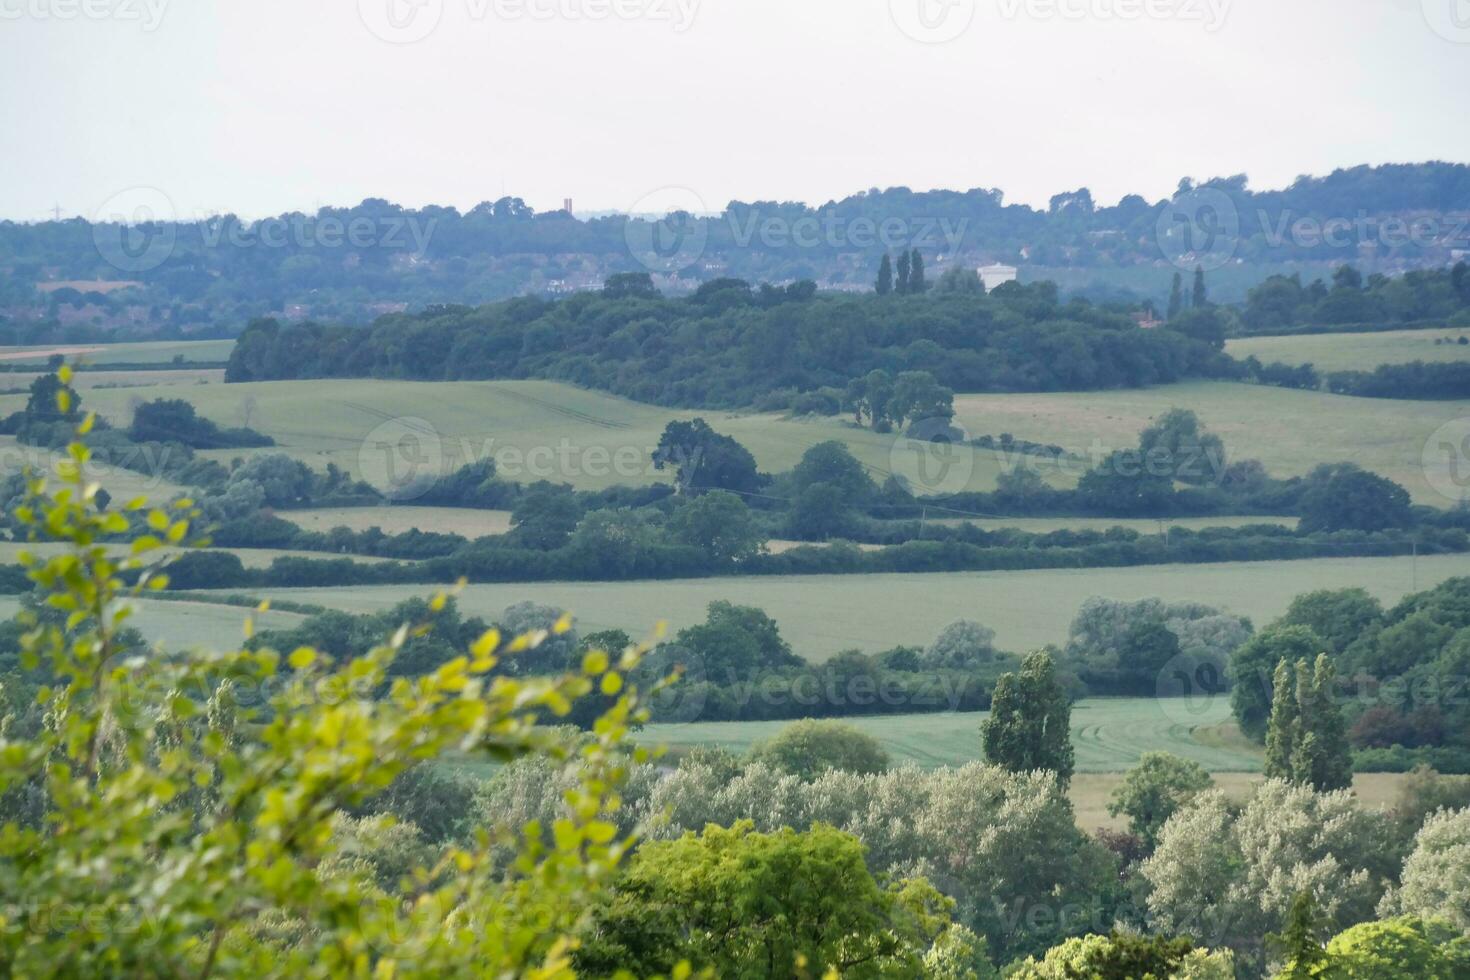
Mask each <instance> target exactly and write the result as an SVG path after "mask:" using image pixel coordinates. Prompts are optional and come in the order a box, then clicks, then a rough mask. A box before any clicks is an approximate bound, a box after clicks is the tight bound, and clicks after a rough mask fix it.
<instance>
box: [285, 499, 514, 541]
mask: <svg viewBox="0 0 1470 980" xmlns="http://www.w3.org/2000/svg"><path fill="white" fill-rule="evenodd" d="M276 516H277V517H281V518H284V519H286V520H288V521H290V522H291V523H293V524H295V525H297V526H298V527H303V528H305V529H306V530H308V531H330V530H331V529H332V528H334V527H346V528H350V529H351V530H354V531H366V530H367V529H368V528H370V527H377V528H381V529H382V530H383V533H384V534H401V533H403V532H404V531H412V530H414V529H418V530H420V531H439V532H442V533H445V534H462V535H464V536H465V537H467V538H471V539H473V538H481V537H484V536H485V535H487V534H504V533H505V532H506V531H509V530H510V511H508V510H471V509H469V508H466V507H412V506H402V507H322V508H318V509H316V510H280V511H276Z"/></svg>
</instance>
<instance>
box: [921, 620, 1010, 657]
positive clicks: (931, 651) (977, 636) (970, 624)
mask: <svg viewBox="0 0 1470 980" xmlns="http://www.w3.org/2000/svg"><path fill="white" fill-rule="evenodd" d="M999 655H1000V654H999V652H998V651H997V650H996V649H995V630H993V629H991V628H990V627H988V626H982V625H980V624H979V623H976V622H974V621H972V620H968V619H957V620H955V621H954V622H953V623H950V624H949V625H948V626H946V627H945V628H944V629H942V630H940V631H939V635H938V636H936V637H935V638H934V642H933V643H931V644H929V647H928V649H926V650H925V651H924V654H923V656H922V657H921V658H920V660H919V664H920V665H921V666H923V667H925V668H928V669H931V670H938V669H944V668H954V669H958V670H974V669H976V668H978V667H981V666H983V665H985V664H989V663H994V662H995V660H996V658H997V657H998V656H999Z"/></svg>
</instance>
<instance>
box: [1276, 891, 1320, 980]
mask: <svg viewBox="0 0 1470 980" xmlns="http://www.w3.org/2000/svg"><path fill="white" fill-rule="evenodd" d="M1322 932H1323V925H1322V919H1321V916H1320V915H1318V913H1317V901H1316V899H1315V898H1314V897H1313V896H1312V893H1311V892H1300V893H1299V894H1298V895H1297V896H1296V898H1294V899H1292V902H1291V909H1290V910H1289V911H1288V912H1287V913H1286V922H1285V923H1284V924H1283V926H1282V929H1281V932H1280V933H1273V934H1272V935H1270V936H1267V937H1266V941H1267V944H1268V945H1270V946H1271V947H1273V948H1274V949H1275V951H1276V956H1277V958H1278V959H1280V960H1282V961H1283V963H1284V965H1283V966H1282V967H1281V969H1280V970H1279V971H1278V972H1277V973H1276V976H1275V977H1274V978H1273V980H1316V978H1318V977H1321V976H1323V968H1324V967H1325V966H1326V964H1327V952H1326V950H1324V949H1323V948H1322V939H1321V936H1322Z"/></svg>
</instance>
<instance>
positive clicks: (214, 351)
mask: <svg viewBox="0 0 1470 980" xmlns="http://www.w3.org/2000/svg"><path fill="white" fill-rule="evenodd" d="M234 348H235V342H234V341H233V340H147V341H137V342H134V343H126V344H77V345H55V344H53V345H51V346H46V347H0V361H10V362H19V363H27V362H30V361H40V362H45V361H46V360H47V359H48V358H50V357H51V356H52V355H53V354H61V355H63V356H64V357H65V358H66V359H67V360H68V361H72V362H74V363H83V364H163V363H165V362H168V361H172V360H173V359H174V358H176V357H182V358H183V359H184V361H185V362H186V363H187V362H190V361H202V362H205V363H217V362H220V361H227V360H229V359H230V351H232V350H234Z"/></svg>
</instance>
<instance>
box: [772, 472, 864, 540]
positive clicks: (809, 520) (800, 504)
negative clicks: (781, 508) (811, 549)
mask: <svg viewBox="0 0 1470 980" xmlns="http://www.w3.org/2000/svg"><path fill="white" fill-rule="evenodd" d="M856 527H857V515H856V514H855V513H854V512H853V509H852V505H851V503H850V501H849V500H848V499H847V497H845V496H844V495H843V493H842V491H841V490H840V489H839V488H838V487H836V486H833V485H832V484H830V483H813V484H811V485H810V486H808V487H807V488H806V489H804V490H802V491H801V493H800V495H799V496H798V497H797V498H796V501H795V502H794V503H793V504H792V505H791V514H790V516H789V517H788V518H787V521H786V531H787V533H788V534H790V535H791V536H792V537H793V538H796V539H797V540H799V541H827V540H830V539H832V538H844V537H848V536H849V535H851V534H852V533H853V530H854V529H855V528H856Z"/></svg>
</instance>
